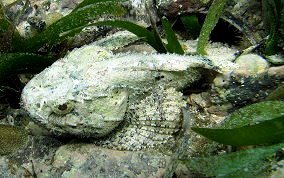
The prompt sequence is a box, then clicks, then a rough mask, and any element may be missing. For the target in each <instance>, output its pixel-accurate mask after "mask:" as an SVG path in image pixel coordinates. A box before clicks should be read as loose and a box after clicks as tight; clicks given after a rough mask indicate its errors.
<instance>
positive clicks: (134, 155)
mask: <svg viewBox="0 0 284 178" xmlns="http://www.w3.org/2000/svg"><path fill="white" fill-rule="evenodd" d="M169 160H170V157H169V156H166V155H163V154H161V153H152V152H146V151H144V152H140V151H138V152H136V151H134V152H133V151H117V150H109V149H104V148H101V147H96V146H94V145H93V144H80V143H78V144H69V145H64V146H61V147H60V148H59V149H58V150H57V152H56V154H55V156H54V161H53V164H52V166H53V169H52V173H51V175H52V176H55V177H62V178H64V177H66V178H67V177H68V178H69V177H93V176H94V175H95V176H96V177H162V175H163V173H164V171H165V167H166V166H167V164H168V163H169Z"/></svg>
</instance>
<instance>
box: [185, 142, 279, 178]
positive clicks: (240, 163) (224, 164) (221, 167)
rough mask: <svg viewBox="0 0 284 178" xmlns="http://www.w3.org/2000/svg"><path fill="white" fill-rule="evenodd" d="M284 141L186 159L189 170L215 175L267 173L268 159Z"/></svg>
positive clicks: (243, 175)
mask: <svg viewBox="0 0 284 178" xmlns="http://www.w3.org/2000/svg"><path fill="white" fill-rule="evenodd" d="M283 146H284V143H281V144H277V145H272V146H267V147H260V148H254V149H247V150H242V151H238V152H234V153H229V154H224V155H218V156H211V157H202V158H192V157H191V158H190V159H188V160H185V161H184V163H185V164H186V165H187V167H188V169H189V170H192V171H194V172H198V173H201V174H204V175H206V176H214V177H229V178H233V177H236V178H238V177H242V178H244V177H248V178H250V177H255V176H260V175H265V172H266V171H267V170H268V169H269V168H270V163H269V162H268V159H269V158H270V157H271V156H273V154H275V152H276V151H277V150H278V149H281V148H282V147H283Z"/></svg>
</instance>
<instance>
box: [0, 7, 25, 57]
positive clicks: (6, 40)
mask: <svg viewBox="0 0 284 178" xmlns="http://www.w3.org/2000/svg"><path fill="white" fill-rule="evenodd" d="M22 40H23V38H22V37H20V35H19V33H18V31H16V27H15V25H14V24H13V23H12V22H10V21H9V20H8V19H6V17H5V14H4V10H3V7H2V6H1V4H0V52H10V51H12V50H13V48H14V46H15V45H16V44H18V43H20V42H21V41H22Z"/></svg>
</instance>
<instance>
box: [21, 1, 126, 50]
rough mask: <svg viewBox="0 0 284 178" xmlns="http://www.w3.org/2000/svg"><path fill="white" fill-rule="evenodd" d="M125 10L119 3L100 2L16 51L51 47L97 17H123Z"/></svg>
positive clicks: (72, 15) (60, 21) (54, 25)
mask: <svg viewBox="0 0 284 178" xmlns="http://www.w3.org/2000/svg"><path fill="white" fill-rule="evenodd" d="M124 13H125V9H124V8H123V7H122V6H121V4H120V3H119V1H110V0H109V1H102V2H96V3H93V4H90V5H88V6H86V7H84V8H80V9H78V10H76V11H74V12H72V13H70V14H69V15H67V16H65V17H63V18H61V19H60V20H58V21H56V22H55V23H54V24H51V25H50V26H49V27H48V28H47V29H46V30H44V31H43V32H42V33H39V34H37V35H35V36H34V37H32V38H30V39H27V40H26V41H25V43H24V44H23V45H22V48H20V49H18V51H27V52H36V51H37V50H38V49H40V48H41V47H42V46H44V45H48V46H50V47H51V46H52V45H54V44H55V43H57V42H59V41H62V40H64V38H62V36H64V34H65V33H66V32H68V31H72V30H73V29H78V28H79V27H83V26H85V25H87V24H88V23H89V22H91V21H93V20H94V19H96V18H97V17H98V16H99V15H104V14H112V15H115V16H119V15H123V14H124Z"/></svg>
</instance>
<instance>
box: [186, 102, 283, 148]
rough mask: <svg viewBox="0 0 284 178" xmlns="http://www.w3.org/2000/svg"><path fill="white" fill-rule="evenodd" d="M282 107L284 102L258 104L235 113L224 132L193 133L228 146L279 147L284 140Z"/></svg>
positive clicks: (197, 130)
mask: <svg viewBox="0 0 284 178" xmlns="http://www.w3.org/2000/svg"><path fill="white" fill-rule="evenodd" d="M283 106H284V102H283V101H266V102H262V103H257V104H254V105H250V106H248V107H245V108H242V109H240V110H239V111H237V112H235V113H233V114H232V115H231V116H229V118H228V119H227V122H225V123H224V125H223V128H222V129H220V128H217V129H210V128H192V130H193V131H195V132H197V133H199V134H201V135H203V136H205V137H207V138H209V139H211V140H214V141H217V142H219V143H223V144H226V145H233V146H244V145H258V144H271V143H277V142H280V141H283V140H284V107H283ZM250 124H251V125H250ZM244 125H245V126H244ZM232 126H233V128H232ZM228 128H231V129H228Z"/></svg>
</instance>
